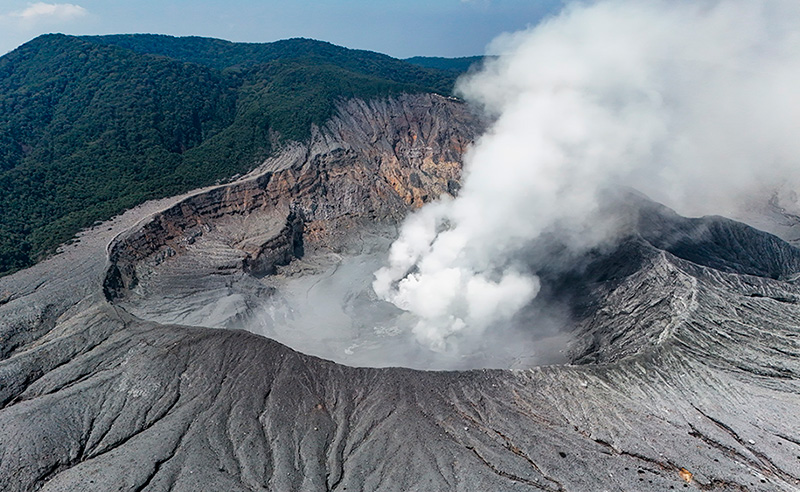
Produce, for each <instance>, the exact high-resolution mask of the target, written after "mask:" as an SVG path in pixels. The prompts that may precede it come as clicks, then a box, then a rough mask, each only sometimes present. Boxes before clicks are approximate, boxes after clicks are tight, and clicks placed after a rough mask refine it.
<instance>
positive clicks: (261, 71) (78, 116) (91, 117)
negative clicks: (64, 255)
mask: <svg viewBox="0 0 800 492" xmlns="http://www.w3.org/2000/svg"><path fill="white" fill-rule="evenodd" d="M459 73H460V72H459V71H458V70H452V69H448V70H440V69H436V68H430V67H423V66H419V65H414V64H411V63H408V62H405V61H402V60H397V59H394V58H391V57H389V56H386V55H381V54H378V53H373V52H369V51H361V50H349V49H346V48H342V47H338V46H335V45H332V44H330V43H325V42H320V41H314V40H310V39H290V40H285V41H278V42H275V43H264V44H252V43H231V42H228V41H222V40H217V39H208V38H198V37H189V38H174V37H170V36H161V35H114V36H90V37H74V36H65V35H59V34H51V35H44V36H40V37H38V38H36V39H34V40H32V41H30V42H29V43H27V44H25V45H23V46H21V47H20V48H18V49H16V50H14V51H12V52H11V53H9V54H7V55H5V56H3V57H0V275H3V274H7V273H10V272H13V271H16V270H18V269H20V268H25V267H27V266H30V265H32V264H33V263H35V262H36V261H38V260H40V259H41V258H43V257H45V256H46V255H47V254H49V253H51V252H52V251H54V249H55V248H56V247H57V246H58V245H59V244H62V243H64V242H65V241H67V240H69V238H71V237H72V236H73V235H74V234H75V233H76V232H78V231H79V230H80V229H82V228H85V227H88V226H90V225H92V224H93V223H94V222H95V221H99V220H103V219H106V218H109V217H111V216H113V215H115V214H117V213H120V212H122V211H124V210H125V209H127V208H130V207H132V206H135V205H136V204H138V203H141V202H143V201H145V200H147V199H152V198H159V197H164V196H169V195H172V194H176V193H180V192H183V191H187V190H189V189H192V188H196V187H198V186H203V185H207V184H211V183H214V182H216V181H219V180H224V179H226V178H229V177H231V176H234V175H236V174H239V173H243V172H245V171H247V170H249V169H251V168H253V167H254V166H255V165H257V164H258V163H259V162H260V161H262V160H263V159H264V158H265V157H267V156H268V155H270V153H271V152H273V151H274V150H275V148H274V147H275V145H276V143H277V144H278V145H280V143H281V142H283V141H287V140H298V141H302V140H304V139H306V138H307V137H308V136H309V134H310V133H309V132H310V129H311V125H312V124H321V123H322V122H324V121H325V120H326V119H327V118H328V117H330V116H331V114H332V112H333V110H334V107H335V104H336V101H337V100H339V99H340V98H348V97H362V98H371V97H377V96H387V95H392V94H398V93H402V92H411V93H415V92H437V93H440V94H449V93H450V91H451V90H452V87H453V84H454V82H455V79H456V77H457V76H458V74H459Z"/></svg>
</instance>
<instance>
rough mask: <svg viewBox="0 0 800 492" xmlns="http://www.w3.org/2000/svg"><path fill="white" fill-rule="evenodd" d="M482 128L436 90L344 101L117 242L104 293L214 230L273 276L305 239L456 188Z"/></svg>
mask: <svg viewBox="0 0 800 492" xmlns="http://www.w3.org/2000/svg"><path fill="white" fill-rule="evenodd" d="M480 129H481V127H480V121H479V120H478V118H476V117H475V116H474V115H473V114H471V113H470V112H469V110H468V108H467V107H466V106H465V105H463V104H461V103H458V102H455V101H453V100H449V99H447V98H444V97H441V96H436V95H422V96H402V97H398V98H396V99H391V100H384V101H379V102H372V103H366V102H364V101H360V100H351V101H348V102H344V103H342V104H341V105H340V108H339V112H338V114H337V116H336V117H334V118H333V119H332V120H330V121H329V122H328V123H327V124H326V125H325V126H324V127H323V128H317V129H315V130H314V131H313V136H312V139H311V142H310V144H308V145H307V146H305V145H296V146H294V147H292V148H289V149H287V150H286V151H285V152H283V153H282V154H281V155H280V156H278V157H276V158H273V159H270V160H269V161H267V162H266V163H265V164H264V165H262V166H261V167H260V168H259V169H258V170H256V171H255V172H254V173H251V174H253V175H254V177H253V178H250V179H246V180H243V181H242V182H239V183H235V184H233V185H229V186H224V187H220V188H215V189H212V190H210V191H206V192H203V193H199V194H196V195H194V196H191V197H189V198H187V199H185V200H183V201H181V202H180V203H179V204H177V205H175V206H174V207H172V208H170V209H168V210H165V211H164V212H162V213H160V214H158V215H157V216H156V217H155V218H154V220H152V221H150V222H149V223H147V224H146V225H144V227H142V228H141V229H139V230H136V231H132V232H131V233H129V234H127V235H126V236H124V237H122V238H120V240H119V241H117V242H116V243H115V244H114V245H113V246H112V249H111V253H110V258H111V261H112V263H113V264H114V267H113V268H112V269H111V270H110V275H109V277H108V278H107V280H106V294H107V295H108V296H110V297H119V296H120V295H123V294H124V292H125V291H126V290H128V289H131V288H133V287H135V286H136V285H138V283H139V282H140V281H142V280H144V277H146V276H147V275H148V273H146V272H144V270H145V269H146V267H145V266H143V265H149V266H150V267H155V266H157V265H160V264H161V263H163V262H165V261H166V260H167V259H169V258H172V257H174V256H176V255H182V254H184V253H186V252H187V251H188V250H189V249H190V247H191V246H193V245H195V244H197V243H198V241H201V238H205V237H206V236H209V235H210V236H213V241H214V242H216V243H217V247H218V248H217V250H218V252H219V248H220V247H222V245H223V244H224V245H225V247H226V248H227V251H226V252H225V254H226V255H228V256H229V258H230V259H231V260H233V259H234V258H235V259H236V260H235V261H234V263H240V266H242V267H245V269H251V270H252V269H253V268H255V269H256V270H258V271H261V272H268V271H271V270H273V269H274V265H271V264H270V263H273V264H285V263H287V262H288V260H289V259H291V258H292V257H296V256H298V254H300V249H302V248H299V245H300V244H301V243H303V244H306V245H307V246H309V247H312V248H313V247H327V248H332V249H336V248H337V247H341V239H342V237H344V236H347V234H348V231H351V230H352V229H353V228H355V227H357V226H359V225H361V226H363V225H365V224H367V223H369V224H381V223H382V224H395V223H397V222H398V221H399V220H400V219H401V218H402V217H403V216H405V214H406V213H408V211H409V210H412V209H414V208H418V207H420V206H421V205H422V204H424V203H426V202H428V201H431V200H433V199H435V198H437V197H438V196H440V195H442V194H454V193H455V192H456V191H457V189H458V182H459V179H460V174H461V162H462V158H463V154H464V152H465V151H466V149H467V146H468V145H469V143H470V142H471V141H472V140H473V139H474V138H475V137H476V136H477V135H478V133H479V131H480ZM287 222H291V226H290V227H287V224H286V223H287ZM205 242H206V243H208V242H209V241H205ZM137 268H138V271H137Z"/></svg>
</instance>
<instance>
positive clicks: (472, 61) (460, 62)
mask: <svg viewBox="0 0 800 492" xmlns="http://www.w3.org/2000/svg"><path fill="white" fill-rule="evenodd" d="M485 58H486V57H484V56H464V57H461V58H441V57H438V56H414V57H412V58H406V59H405V60H404V61H406V62H408V63H411V64H412V65H418V66H420V67H424V68H433V69H437V70H448V71H453V72H458V73H462V72H466V71H467V70H469V69H470V67H472V66H479V65H480V64H481V63H482V62H483V60H484V59H485Z"/></svg>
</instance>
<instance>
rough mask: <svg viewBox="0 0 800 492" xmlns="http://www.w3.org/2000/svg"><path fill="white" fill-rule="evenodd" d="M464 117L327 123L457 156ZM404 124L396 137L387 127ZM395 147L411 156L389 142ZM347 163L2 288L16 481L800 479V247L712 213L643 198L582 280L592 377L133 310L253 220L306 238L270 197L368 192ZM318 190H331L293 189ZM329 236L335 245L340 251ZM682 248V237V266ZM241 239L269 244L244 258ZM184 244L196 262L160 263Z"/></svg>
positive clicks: (109, 243)
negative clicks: (396, 353)
mask: <svg viewBox="0 0 800 492" xmlns="http://www.w3.org/2000/svg"><path fill="white" fill-rule="evenodd" d="M431 105H434V106H438V107H439V109H438V110H437V111H435V112H430V111H422V112H421V114H422V115H423V117H422V119H421V120H420V121H418V122H416V123H414V124H413V125H410V126H411V127H413V128H433V127H437V128H439V129H440V130H439V131H436V132H434V131H431V132H429V133H428V132H423V133H424V134H421V135H420V136H419V137H418V138H416V139H415V138H413V137H410V136H409V135H408V134H407V133H405V134H397V133H396V132H401V133H402V132H403V131H404V130H407V129H408V128H409V125H407V124H405V123H402V124H397V125H384V124H383V123H382V122H384V121H387V120H386V117H387V116H388V117H389V119H391V118H392V117H393V116H395V117H397V118H398V120H399V121H403V119H404V118H407V115H408V114H413V111H411V110H410V109H409V108H413V107H415V106H419V107H431ZM431 113H433V114H434V116H431V117H430V119H425V118H424V115H425V114H431ZM460 114H465V113H463V109H459V107H458V103H455V102H453V101H449V100H446V99H444V98H439V99H436V100H431V99H428V100H425V99H418V100H417V99H414V98H412V99H409V100H406V101H405V102H404V103H402V104H398V103H397V102H394V103H385V104H376V103H373V104H363V103H356V102H354V103H351V104H348V105H342V106H340V115H339V117H338V119H337V121H339V122H340V123H341V126H339V127H330V128H328V129H327V130H323V131H322V133H321V134H320V135H319V138H320V140H318V142H321V143H322V144H333V143H336V142H339V140H338V139H336V138H333V136H334V135H335V134H337V133H338V135H340V137H341V142H345V143H347V142H353V143H352V146H353V148H358V146H359V145H360V144H359V142H362V141H363V140H362V139H360V138H359V137H358V135H371V134H372V135H381V137H380V138H378V141H377V144H378V147H377V149H376V150H374V152H376V155H378V156H380V155H385V156H386V158H387V161H386V162H387V163H388V162H389V161H391V160H392V156H393V155H394V156H395V158H396V157H397V155H398V154H395V152H396V151H397V149H398V148H400V149H403V148H407V147H406V146H408V148H409V150H410V151H412V152H410V153H409V154H408V155H410V156H413V154H414V152H413V151H415V150H418V151H420V152H421V153H422V155H423V156H424V155H438V156H445V155H448V153H452V154H451V155H454V156H458V155H460V152H461V150H460V149H459V146H458V145H457V144H459V140H458V139H456V140H452V139H445V140H441V139H439V138H438V137H437V138H431V137H432V136H433V135H439V136H442V135H445V134H446V133H444V132H443V131H442V130H441V129H446V128H451V127H452V128H454V129H455V131H457V132H458V131H459V130H458V129H459V128H466V129H468V128H469V127H468V126H466V127H465V126H462V125H460V124H459V123H457V122H448V121H442V118H452V117H457V115H460ZM381 127H383V128H385V129H386V130H387V132H385V133H382V132H380V131H378V132H374V133H370V131H365V129H369V128H376V129H377V128H381ZM388 130H391V131H388ZM383 139H386V140H387V141H394V142H396V143H397V145H396V146H395V147H390V148H386V149H383V150H381V145H382V144H381V142H382V141H383ZM368 140H369V139H367V141H368ZM436 141H439V142H444V143H443V145H442V147H441V149H436V150H431V151H430V152H431V154H425V152H426V148H427V147H428V142H436ZM448 142H449V143H448ZM459 145H460V144H459ZM432 147H433V146H432ZM324 148H325V147H324V146H323V147H318V150H319V151H320V152H308V151H304V152H302V151H301V152H299V153H297V149H296V148H295V149H291V150H289V151H288V153H287V154H285V155H284V157H283V158H276V159H275V160H271V161H270V162H269V163H268V166H267V167H265V168H264V169H262V173H260V174H257V175H254V176H252V177H250V178H248V179H246V180H243V181H240V182H238V183H233V184H231V185H225V186H219V187H214V188H212V189H209V190H203V191H199V192H197V193H193V194H191V195H190V196H186V197H177V198H175V199H172V200H169V201H166V202H162V203H159V204H152V205H151V206H149V207H150V208H147V209H141V210H132V211H129V212H128V213H126V214H124V215H122V216H120V217H119V218H117V219H115V220H114V221H112V222H110V223H107V224H104V225H103V226H102V227H98V228H97V229H96V230H94V231H89V232H87V233H86V234H85V235H84V236H82V238H81V240H80V241H79V242H77V243H76V244H74V245H72V246H69V247H67V248H66V250H65V252H64V253H62V254H61V255H58V256H56V257H54V258H52V259H50V260H48V261H46V262H43V263H41V264H39V265H36V266H34V267H33V268H31V269H28V270H24V271H22V272H19V273H17V274H15V275H12V276H8V277H5V278H3V279H0V293H2V296H3V297H0V299H2V301H0V336H1V337H2V339H3V341H4V344H3V348H4V351H3V358H2V361H0V378H1V380H2V381H3V384H2V385H1V386H0V406H1V407H2V409H0V450H2V453H1V454H0V456H2V458H1V459H0V488H3V489H4V490H13V491H16V490H45V491H54V490H97V491H107V490H147V491H155V490H187V491H188V490H242V491H245V490H246V491H251V490H281V491H283V490H304V491H306V490H308V491H314V490H338V491H342V490H365V491H366V490H369V491H372V490H386V491H393V490H398V491H399V490H463V491H473V490H496V491H506V490H509V491H510V490H539V491H541V490H552V491H601V490H636V491H645V490H653V491H663V490H685V489H690V490H698V489H699V490H719V491H742V490H748V491H751V490H752V491H759V490H763V491H775V490H785V491H792V490H797V489H798V487H800V438H798V436H800V423H799V422H798V420H797V418H796V415H797V411H798V408H799V407H800V384H799V381H798V378H799V377H800V357H798V356H799V355H800V345H799V344H798V342H799V341H800V332H799V331H798V326H800V323H798V322H800V311H799V310H798V305H797V303H796V299H800V288H798V286H797V285H796V284H795V283H794V281H793V278H795V274H796V273H797V265H798V263H797V258H798V253H797V251H796V250H794V249H791V248H790V247H788V246H787V245H786V243H783V242H782V241H781V240H779V239H778V238H776V237H774V236H770V235H768V234H765V233H762V232H760V231H757V230H755V229H752V228H749V227H747V226H744V225H742V224H737V223H733V222H728V221H722V220H719V219H714V218H707V219H704V220H703V221H702V222H701V223H700V226H701V227H698V222H697V221H691V220H687V219H683V218H680V217H677V216H675V215H674V214H671V213H670V212H669V211H665V210H663V209H659V208H658V207H649V206H646V205H642V204H638V205H637V204H634V205H633V206H632V208H633V209H634V210H635V211H636V214H635V215H634V217H635V218H636V217H638V218H643V220H640V221H638V222H636V221H634V223H633V224H632V228H631V230H630V232H631V234H630V235H628V236H627V237H626V239H625V240H623V241H622V242H621V243H620V244H619V247H618V248H616V249H611V250H609V251H605V252H594V253H590V255H589V256H588V257H587V258H585V260H584V261H582V262H581V264H582V265H585V268H580V269H578V270H576V271H575V272H572V274H571V276H569V277H568V278H566V280H567V281H565V282H563V283H562V284H561V286H562V288H563V289H565V290H564V292H563V294H564V298H568V296H567V294H570V293H571V295H572V298H571V300H570V302H569V303H570V306H571V307H572V308H573V313H574V324H575V331H576V333H577V334H578V335H579V343H578V344H576V346H575V348H576V349H578V350H576V351H575V352H574V355H573V359H572V360H573V362H576V363H580V364H573V365H559V366H547V367H534V368H530V369H528V370H519V371H510V370H473V371H463V372H424V371H413V370H409V369H398V368H395V369H366V368H352V367H346V366H340V365H337V364H334V363H331V362H328V361H325V360H321V359H318V358H315V357H310V356H307V355H303V354H300V353H298V352H295V351H292V350H290V349H288V348H287V347H285V346H283V345H280V344H278V343H276V342H274V341H271V340H268V339H265V338H263V337H259V336H257V335H253V334H250V333H247V332H243V331H236V330H211V329H204V328H191V327H184V326H176V325H169V324H159V323H156V322H152V321H144V320H142V319H140V318H138V317H136V316H134V315H132V314H131V313H130V312H128V311H126V309H125V306H124V304H122V301H123V300H124V299H125V298H126V296H128V295H130V293H131V292H132V291H133V290H135V289H136V287H135V286H134V285H132V284H131V282H130V281H131V280H132V277H131V276H130V273H131V272H137V275H138V274H139V272H146V268H142V267H153V266H155V267H157V266H158V265H155V263H154V262H153V260H154V259H156V258H159V257H160V258H161V259H162V260H164V262H166V261H169V259H171V258H180V257H181V256H183V254H185V251H187V250H189V249H191V244H189V245H188V246H187V245H186V242H187V241H184V239H186V240H188V241H191V240H195V241H198V242H199V241H203V240H204V238H206V237H208V236H213V234H214V233H215V232H217V231H222V232H226V231H225V230H224V228H223V227H222V226H223V225H225V224H227V226H228V227H230V228H231V229H229V230H233V229H234V228H235V227H234V225H235V224H236V223H237V221H238V224H239V226H238V230H239V231H240V232H241V237H243V238H245V239H247V240H249V241H250V242H252V244H260V245H261V246H268V245H270V244H276V243H274V242H271V241H270V240H271V239H272V238H273V236H271V235H269V234H259V233H258V231H257V230H253V229H248V224H249V223H250V222H256V223H258V222H259V221H247V220H246V217H248V216H254V215H253V214H257V213H259V212H256V211H257V210H260V211H262V212H264V213H268V212H269V211H270V210H276V211H278V212H280V214H279V216H281V217H282V219H284V220H283V221H282V222H281V224H291V223H292V221H285V219H286V218H287V215H282V214H288V212H289V211H290V210H289V209H290V208H291V207H289V209H287V208H285V206H286V204H281V203H280V202H281V198H280V197H279V196H273V195H272V194H271V193H267V190H270V191H277V190H278V189H281V190H289V191H290V192H296V191H299V190H302V189H306V190H309V191H307V192H306V193H309V194H308V195H304V194H302V193H301V194H299V195H292V198H289V197H284V200H285V201H286V202H288V205H291V202H292V199H293V198H294V199H297V202H298V205H299V207H300V209H304V207H305V206H307V205H313V204H314V203H315V200H314V199H313V197H315V196H316V197H319V198H320V200H319V202H318V203H319V204H321V205H324V204H325V203H326V202H327V200H326V199H325V198H324V197H325V196H326V190H327V189H331V188H332V187H335V186H337V185H338V184H341V185H346V184H347V183H349V182H350V180H351V176H352V175H351V173H352V172H355V171H357V169H358V167H359V166H360V165H362V164H359V160H355V161H353V160H352V159H350V157H349V156H352V155H353V154H351V153H350V152H351V151H352V149H348V148H346V147H341V146H339V145H331V146H330V147H329V148H328V151H327V152H323V151H322V150H324ZM306 150H307V149H306ZM308 158H310V159H308ZM398 160H400V159H398ZM422 161H423V162H424V159H422ZM419 162H420V161H418V160H414V159H410V160H407V161H402V163H401V165H398V166H397V167H396V169H397V170H398V171H401V172H399V174H397V176H396V181H395V182H396V183H397V186H388V185H389V183H391V182H392V181H391V180H389V179H387V178H386V177H387V176H388V175H386V174H383V175H382V176H383V177H382V178H381V180H384V183H385V185H386V187H385V188H384V189H386V190H387V193H389V194H388V195H386V196H387V198H388V201H387V202H384V201H381V202H378V203H375V202H372V201H369V200H367V201H356V202H347V200H344V199H342V200H340V202H341V203H338V204H330V206H323V207H322V209H321V211H320V216H318V217H316V219H317V220H319V221H321V223H322V224H323V225H324V224H326V223H328V224H331V225H332V226H335V228H334V229H331V230H328V231H327V232H328V233H326V234H322V235H321V237H323V238H325V237H327V238H329V239H330V238H331V237H335V235H336V233H340V234H345V235H346V234H347V229H346V224H347V221H346V220H343V219H345V218H346V217H347V214H348V213H352V212H355V211H357V210H362V211H363V212H364V214H365V217H364V218H367V217H369V216H370V214H371V213H372V212H371V211H377V212H381V211H383V210H386V211H389V210H391V209H393V210H394V213H396V214H397V216H400V215H402V214H403V211H404V210H407V207H408V204H409V203H411V202H412V201H411V200H408V199H407V198H404V197H410V198H412V199H413V197H414V196H415V193H414V190H416V189H418V188H419V189H423V187H420V186H419V185H417V184H414V183H415V182H417V180H416V179H414V178H412V177H411V175H412V173H413V172H418V171H417V170H416V168H415V167H414V166H415V165H416V164H415V163H419ZM432 163H433V164H434V166H433V168H432V170H431V171H433V170H441V171H446V169H447V160H446V159H445V160H442V161H437V160H436V159H432ZM440 165H441V167H440ZM409 166H410V168H409ZM389 168H391V166H389ZM314 169H318V170H319V172H317V171H314ZM404 170H405V171H407V174H406V172H403V171H404ZM321 171H325V172H324V173H323V172H321ZM334 171H335V172H334ZM429 174H430V175H431V176H438V175H437V174H435V173H433V172H431V173H429ZM303 175H305V176H308V177H309V178H313V179H309V180H308V181H303V180H296V181H292V180H291V179H288V176H293V179H296V178H298V177H299V176H303ZM267 176H269V178H266V177H267ZM281 176H284V177H286V179H282V178H280V177H281ZM321 176H326V178H325V180H324V181H321V182H320V181H319V178H320V177H321ZM418 177H419V176H418ZM314 180H317V183H318V184H317V185H316V186H314V185H311V182H314ZM437 183H438V184H441V183H443V181H442V180H441V179H439V178H437V179H431V181H430V182H429V184H427V185H426V186H431V187H432V190H431V194H433V193H434V190H435V189H436V188H435V187H436V185H437ZM323 184H324V185H323ZM344 189H347V188H346V187H345V188H344ZM311 190H316V193H317V194H314V193H311ZM392 190H394V191H392ZM441 191H443V190H442V189H441V188H439V191H438V192H441ZM335 196H341V195H335ZM362 196H369V193H367V194H366V195H362ZM306 197H307V199H308V201H306ZM273 200H277V203H276V202H273ZM384 203H387V204H388V205H386V209H384V208H382V207H383V204H384ZM351 204H357V206H355V208H350V209H348V207H349V206H351ZM394 207H399V208H394ZM326 210H327V211H328V212H325V211H326ZM378 215H379V216H380V217H378V218H385V219H387V220H389V219H390V218H391V217H393V215H392V214H388V213H386V214H384V213H380V214H378ZM225 217H227V219H225ZM254 217H255V216H254ZM239 219H243V220H239ZM226 220H228V221H229V222H227V223H226V222H225V221H226ZM328 221H330V222H328ZM266 223H267V221H264V222H262V224H266ZM279 225H280V224H279ZM204 226H208V228H207V229H206V228H204ZM278 229H281V230H282V226H281V227H278ZM311 230H313V229H312V228H310V227H309V228H306V227H304V228H303V231H304V232H310V231H311ZM198 231H199V232H200V233H201V234H200V235H196V234H195V233H196V232H198ZM677 231H687V232H692V231H694V232H697V233H694V232H692V233H691V234H685V235H683V234H681V235H676V234H675V233H676V232H677ZM703 231H708V232H707V233H706V232H703ZM253 233H255V234H253ZM284 237H288V238H291V237H293V236H292V235H291V234H289V235H285V236H284ZM677 239H680V241H678V242H676V240H677ZM734 239H735V241H734ZM245 242H248V241H245ZM734 242H735V245H736V247H735V248H733V249H728V248H723V247H722V245H724V244H734ZM330 244H331V245H330V246H326V241H324V240H322V241H320V243H319V245H318V247H323V248H324V247H331V248H335V245H336V244H341V241H339V240H336V241H331V243H330ZM673 244H680V247H679V248H677V249H675V252H674V254H673V253H671V252H670V251H669V247H670V245H673ZM709 245H715V246H714V247H711V246H709ZM230 246H231V245H229V247H230ZM233 246H236V247H238V248H240V251H243V252H244V253H248V251H247V248H245V247H244V246H245V245H244V244H235V245H233ZM168 247H171V248H172V249H173V250H174V252H175V254H174V255H170V254H169V253H167V254H159V252H166V251H169V249H167V248H168ZM231 249H233V248H231ZM262 249H263V248H262ZM262 252H263V251H262ZM258 253H259V250H258V248H256V249H250V250H249V253H248V254H252V255H253V256H251V258H252V257H256V256H257V255H258ZM106 255H110V260H111V261H110V262H108V260H107V258H109V257H108V256H106ZM246 257H247V255H246V254H242V255H240V256H239V259H238V260H236V261H234V262H232V263H231V265H232V266H233V267H234V268H232V269H231V270H232V271H233V270H236V269H240V268H242V267H243V265H244V264H245V263H246V262H244V261H243V260H245V259H246ZM776 265H777V266H776ZM137 268H138V269H137ZM115 269H116V271H115ZM125 272H127V273H128V276H127V277H125V275H124V274H125ZM114 278H116V279H117V280H114V281H112V282H110V283H109V281H108V280H109V279H114ZM104 281H105V294H104V289H103V287H104ZM148 281H150V280H148ZM109 299H110V300H109ZM595 342H596V343H595Z"/></svg>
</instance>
